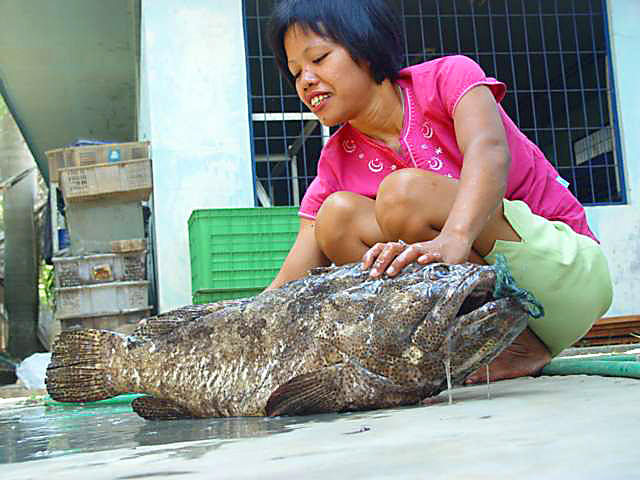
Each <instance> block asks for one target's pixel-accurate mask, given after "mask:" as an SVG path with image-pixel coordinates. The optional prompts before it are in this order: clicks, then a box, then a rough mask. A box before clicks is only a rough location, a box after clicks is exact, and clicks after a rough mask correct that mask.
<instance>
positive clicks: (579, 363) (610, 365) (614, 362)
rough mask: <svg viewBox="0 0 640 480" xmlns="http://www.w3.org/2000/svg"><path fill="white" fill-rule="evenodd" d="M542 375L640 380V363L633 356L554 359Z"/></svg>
mask: <svg viewBox="0 0 640 480" xmlns="http://www.w3.org/2000/svg"><path fill="white" fill-rule="evenodd" d="M542 374H543V375H602V376H606V377H629V378H640V361H638V356H636V355H632V354H626V355H600V356H593V357H585V358H576V357H574V358H554V359H553V360H551V362H550V363H549V364H548V365H547V366H545V367H544V368H543V369H542Z"/></svg>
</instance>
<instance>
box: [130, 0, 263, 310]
mask: <svg viewBox="0 0 640 480" xmlns="http://www.w3.org/2000/svg"><path fill="white" fill-rule="evenodd" d="M141 37H142V45H141V56H142V58H141V74H140V78H141V88H140V110H139V111H140V115H139V122H138V123H139V125H138V127H139V137H140V139H141V140H143V139H148V140H151V143H152V152H153V180H154V192H153V222H154V231H155V255H156V259H155V261H156V274H157V286H158V290H157V297H158V306H159V310H160V311H161V312H163V311H167V310H169V309H172V308H175V307H179V306H182V305H186V304H190V303H191V273H190V272H191V269H190V265H189V244H188V234H187V220H188V218H189V215H190V214H191V212H192V211H193V210H194V209H199V208H217V207H248V206H253V205H254V203H253V173H252V166H251V147H250V131H249V120H248V119H249V111H248V98H247V72H246V63H245V57H246V54H245V50H244V32H243V19H242V2H241V0H215V1H212V0H142V25H141Z"/></svg>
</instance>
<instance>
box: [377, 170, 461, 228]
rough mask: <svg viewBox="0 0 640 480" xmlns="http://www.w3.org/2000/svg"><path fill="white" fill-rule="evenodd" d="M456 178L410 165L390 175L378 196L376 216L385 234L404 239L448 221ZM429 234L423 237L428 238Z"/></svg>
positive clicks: (379, 190) (383, 182)
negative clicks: (413, 167) (410, 166)
mask: <svg viewBox="0 0 640 480" xmlns="http://www.w3.org/2000/svg"><path fill="white" fill-rule="evenodd" d="M456 188H457V187H456V184H455V180H452V179H449V178H447V177H443V176H442V175H437V174H433V173H431V172H427V171H423V170H418V169H412V168H407V169H403V170H398V171H397V172H394V173H392V174H391V175H389V176H387V177H386V178H385V179H384V180H383V181H382V183H381V184H380V187H379V189H378V194H377V196H376V208H375V213H376V219H377V221H378V224H379V225H380V227H381V229H382V231H383V232H384V233H385V235H387V236H390V237H396V238H403V239H404V240H411V239H412V238H415V237H416V236H424V232H425V228H426V229H427V230H428V231H429V233H428V236H431V235H432V232H433V229H437V230H439V229H440V228H442V225H443V224H444V221H446V218H447V215H448V212H449V210H450V205H451V203H452V202H453V198H454V197H455V189H456ZM426 239H427V238H423V240H426Z"/></svg>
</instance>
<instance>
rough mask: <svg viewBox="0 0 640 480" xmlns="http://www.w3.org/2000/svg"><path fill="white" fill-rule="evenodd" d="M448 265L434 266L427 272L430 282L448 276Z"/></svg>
mask: <svg viewBox="0 0 640 480" xmlns="http://www.w3.org/2000/svg"><path fill="white" fill-rule="evenodd" d="M449 271H450V269H449V265H445V264H444V263H441V264H438V265H434V266H433V267H432V268H431V271H429V277H430V278H431V280H438V279H439V278H444V277H446V276H447V275H449Z"/></svg>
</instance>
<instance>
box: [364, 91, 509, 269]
mask: <svg viewBox="0 0 640 480" xmlns="http://www.w3.org/2000/svg"><path fill="white" fill-rule="evenodd" d="M453 120H454V128H455V135H456V140H457V142H458V147H459V148H460V151H461V152H462V154H463V156H464V161H463V166H462V170H461V174H460V180H459V182H458V185H457V193H456V196H455V199H454V200H453V204H452V205H451V208H450V209H449V211H448V213H447V215H446V221H445V222H444V225H443V226H442V228H441V229H440V233H439V234H438V236H437V237H435V238H434V239H433V240H430V241H426V242H418V243H414V244H412V245H411V246H410V248H403V247H400V248H399V244H398V243H397V242H388V243H386V244H377V245H375V246H374V247H372V248H371V249H369V251H368V252H367V253H366V254H365V256H364V260H363V262H364V266H365V267H367V268H368V267H369V266H372V265H374V262H375V263H376V265H375V271H372V275H374V276H378V275H380V274H381V272H385V271H386V272H387V273H388V274H390V275H395V274H396V273H397V272H399V271H401V270H402V269H403V268H404V267H406V266H407V265H408V264H410V263H412V262H414V261H418V262H419V263H421V264H426V263H429V262H436V261H442V262H445V263H462V262H465V261H467V260H468V259H469V258H470V255H471V253H472V246H473V245H474V242H475V241H476V239H477V238H478V236H479V235H480V233H481V232H482V231H483V230H484V228H485V227H486V226H487V225H488V224H489V222H490V220H491V218H492V217H493V216H494V215H495V214H496V212H497V211H498V210H499V207H500V206H501V202H502V198H503V196H504V193H505V190H506V183H507V176H508V172H509V165H510V161H511V158H510V154H509V146H508V144H507V139H506V134H505V131H504V126H503V123H502V118H501V116H500V113H499V111H498V106H497V103H496V101H495V98H494V97H493V94H492V93H491V91H490V90H489V89H488V88H487V87H485V86H483V85H481V86H477V87H475V88H472V89H471V90H469V91H468V92H467V93H466V94H465V95H464V96H463V97H462V98H461V99H460V101H459V103H458V105H457V107H456V109H455V111H454V114H453ZM389 266H391V267H392V268H391V270H393V272H392V271H390V270H387V268H388V267H389Z"/></svg>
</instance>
